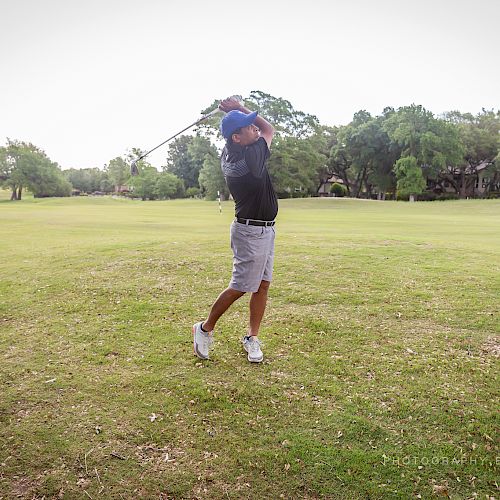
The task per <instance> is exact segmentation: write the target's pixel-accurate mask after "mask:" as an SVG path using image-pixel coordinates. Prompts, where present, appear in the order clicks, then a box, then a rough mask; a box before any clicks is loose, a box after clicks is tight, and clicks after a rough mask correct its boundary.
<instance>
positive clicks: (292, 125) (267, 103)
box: [199, 90, 320, 138]
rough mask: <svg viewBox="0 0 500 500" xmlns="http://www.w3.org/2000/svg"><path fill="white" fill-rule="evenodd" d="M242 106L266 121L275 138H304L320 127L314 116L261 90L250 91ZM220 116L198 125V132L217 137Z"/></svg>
mask: <svg viewBox="0 0 500 500" xmlns="http://www.w3.org/2000/svg"><path fill="white" fill-rule="evenodd" d="M218 104H219V100H214V101H213V102H212V104H210V106H208V107H207V108H205V109H204V110H203V111H202V113H203V114H205V113H207V112H209V111H211V110H212V109H214V108H216V107H217V105H218ZM243 104H244V105H245V106H246V107H247V108H249V109H251V110H252V111H258V112H259V113H260V114H261V115H262V116H263V117H264V118H266V120H268V121H269V122H270V123H271V124H272V125H273V127H274V128H275V130H276V135H277V136H283V137H296V138H305V137H308V136H310V135H312V134H314V133H315V132H316V131H317V130H318V128H319V127H320V123H319V120H318V118H317V117H316V116H314V115H310V114H307V113H304V112H303V111H299V110H296V109H295V108H294V107H293V105H292V103H291V102H290V101H287V100H286V99H283V98H282V97H275V96H272V95H271V94H267V93H265V92H262V91H261V90H252V92H250V95H249V96H248V97H246V98H245V99H243ZM221 117H222V115H215V116H213V117H211V118H210V119H208V120H207V121H205V122H203V123H202V124H201V125H200V127H199V128H200V130H202V131H204V134H206V135H209V136H214V135H216V134H217V135H218V137H219V138H220V137H221V136H220V133H219V125H220V120H221Z"/></svg>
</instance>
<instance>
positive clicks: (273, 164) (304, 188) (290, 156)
mask: <svg viewBox="0 0 500 500" xmlns="http://www.w3.org/2000/svg"><path fill="white" fill-rule="evenodd" d="M325 162H326V156H325V155H324V154H322V153H321V152H320V151H318V149H317V148H316V144H315V140H314V139H311V138H304V139H298V138H296V137H277V138H276V139H275V140H274V142H273V154H272V155H271V158H270V159H269V162H268V170H269V175H270V177H271V180H272V181H273V185H274V188H275V190H276V192H277V194H278V196H279V197H281V198H287V197H290V196H306V195H311V194H316V192H317V185H316V182H317V181H316V179H317V176H318V171H319V170H320V169H321V168H322V167H323V166H324V164H325Z"/></svg>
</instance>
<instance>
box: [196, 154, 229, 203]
mask: <svg viewBox="0 0 500 500" xmlns="http://www.w3.org/2000/svg"><path fill="white" fill-rule="evenodd" d="M199 181H200V188H201V192H202V194H203V196H204V197H205V198H206V199H208V200H215V199H216V198H217V194H218V193H221V195H222V196H223V198H225V199H227V198H229V189H228V187H227V184H226V181H225V179H224V175H223V174H222V169H221V166H220V159H219V158H218V157H217V156H215V155H207V156H206V157H205V161H204V162H203V168H202V169H201V170H200V176H199Z"/></svg>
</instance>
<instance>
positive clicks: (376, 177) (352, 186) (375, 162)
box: [328, 110, 400, 198]
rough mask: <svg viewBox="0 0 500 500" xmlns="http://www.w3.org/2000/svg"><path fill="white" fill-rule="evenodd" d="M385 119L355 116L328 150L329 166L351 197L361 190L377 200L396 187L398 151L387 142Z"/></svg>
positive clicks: (382, 117)
mask: <svg viewBox="0 0 500 500" xmlns="http://www.w3.org/2000/svg"><path fill="white" fill-rule="evenodd" d="M386 118H387V117H386V115H383V116H380V117H373V116H371V115H370V113H368V112H367V111H364V110H362V111H358V112H357V113H355V114H354V117H353V120H352V122H351V123H349V125H346V126H344V127H340V129H339V130H338V134H337V141H336V144H334V146H333V147H332V149H331V152H330V157H329V161H328V165H329V166H330V170H331V173H332V174H335V175H336V176H337V177H340V178H341V179H342V180H343V182H344V184H345V186H346V187H347V190H348V192H349V194H350V195H351V196H354V197H359V196H360V195H361V193H362V191H363V190H364V191H365V192H366V193H367V196H371V194H372V192H373V191H374V190H375V191H377V192H378V194H379V197H380V198H384V197H385V193H386V191H388V190H390V189H391V188H392V186H393V185H394V184H395V178H394V174H393V165H394V162H395V160H396V159H397V158H398V157H399V152H400V148H398V147H397V146H395V145H394V143H393V142H392V141H391V140H390V138H389V136H388V134H387V132H386V131H385V129H384V127H383V124H384V120H385V119H386Z"/></svg>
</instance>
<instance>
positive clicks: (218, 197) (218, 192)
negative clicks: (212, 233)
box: [217, 191, 222, 214]
mask: <svg viewBox="0 0 500 500" xmlns="http://www.w3.org/2000/svg"><path fill="white" fill-rule="evenodd" d="M217 200H218V201H219V213H220V214H222V206H221V204H220V191H217Z"/></svg>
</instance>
